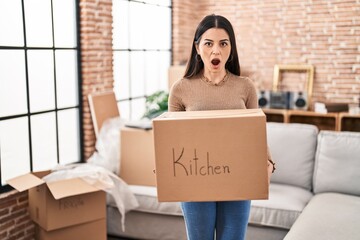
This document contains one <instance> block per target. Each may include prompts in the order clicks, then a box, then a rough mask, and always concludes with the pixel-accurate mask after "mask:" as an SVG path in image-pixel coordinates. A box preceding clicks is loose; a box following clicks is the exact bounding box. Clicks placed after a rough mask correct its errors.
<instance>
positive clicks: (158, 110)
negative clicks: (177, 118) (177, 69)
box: [143, 90, 169, 119]
mask: <svg viewBox="0 0 360 240" xmlns="http://www.w3.org/2000/svg"><path fill="white" fill-rule="evenodd" d="M168 99H169V93H167V92H165V91H163V90H159V91H156V92H155V93H153V94H151V95H150V96H148V97H147V98H146V102H145V104H146V111H145V114H144V115H143V118H148V119H153V118H155V117H157V116H159V115H160V114H162V113H164V112H167V111H168Z"/></svg>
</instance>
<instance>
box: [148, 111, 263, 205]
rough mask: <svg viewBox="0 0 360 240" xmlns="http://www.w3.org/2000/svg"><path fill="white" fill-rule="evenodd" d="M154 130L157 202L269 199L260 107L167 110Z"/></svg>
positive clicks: (156, 122)
mask: <svg viewBox="0 0 360 240" xmlns="http://www.w3.org/2000/svg"><path fill="white" fill-rule="evenodd" d="M153 130H154V142H155V159H156V180H157V191H158V200H159V201H160V202H172V201H227V200H244V199H267V198H268V180H267V140H266V117H265V114H264V113H263V112H262V110H261V109H244V110H216V111H190V112H167V113H164V114H162V115H161V116H159V117H157V118H155V119H154V120H153Z"/></svg>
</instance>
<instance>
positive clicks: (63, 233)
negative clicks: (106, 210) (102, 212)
mask: <svg viewBox="0 0 360 240" xmlns="http://www.w3.org/2000/svg"><path fill="white" fill-rule="evenodd" d="M35 239H37V240H67V239H69V240H70V239H80V240H106V239H107V233H106V219H105V218H103V219H100V220H95V221H91V222H86V223H82V224H78V225H74V226H70V227H66V228H61V229H55V230H53V231H46V230H44V229H43V228H41V227H40V226H38V225H36V227H35Z"/></svg>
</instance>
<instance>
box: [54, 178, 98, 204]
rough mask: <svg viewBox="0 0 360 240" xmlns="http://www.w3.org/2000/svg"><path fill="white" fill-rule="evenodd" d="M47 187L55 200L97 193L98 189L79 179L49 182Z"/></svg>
mask: <svg viewBox="0 0 360 240" xmlns="http://www.w3.org/2000/svg"><path fill="white" fill-rule="evenodd" d="M47 186H48V187H49V189H50V192H51V194H52V195H53V197H54V198H55V199H61V198H64V197H70V196H75V195H79V194H84V193H90V192H96V191H99V189H98V188H96V187H94V186H91V185H90V184H88V183H87V182H85V181H84V180H83V179H81V178H72V179H66V180H61V181H55V182H49V183H47Z"/></svg>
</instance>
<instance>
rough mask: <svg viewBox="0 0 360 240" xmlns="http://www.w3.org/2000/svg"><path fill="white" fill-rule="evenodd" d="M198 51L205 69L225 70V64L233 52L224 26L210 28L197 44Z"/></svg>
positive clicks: (211, 70) (212, 70) (213, 70)
mask: <svg viewBox="0 0 360 240" xmlns="http://www.w3.org/2000/svg"><path fill="white" fill-rule="evenodd" d="M195 46H196V50H197V53H198V54H199V55H200V56H201V59H202V61H203V62H204V70H205V71H210V72H212V73H215V72H222V71H224V70H225V64H226V62H227V60H228V58H229V56H230V53H231V44H230V38H229V35H228V34H227V32H226V31H225V30H224V29H222V28H210V29H208V30H207V31H206V32H204V33H203V35H202V36H201V39H200V42H199V44H196V45H195Z"/></svg>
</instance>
